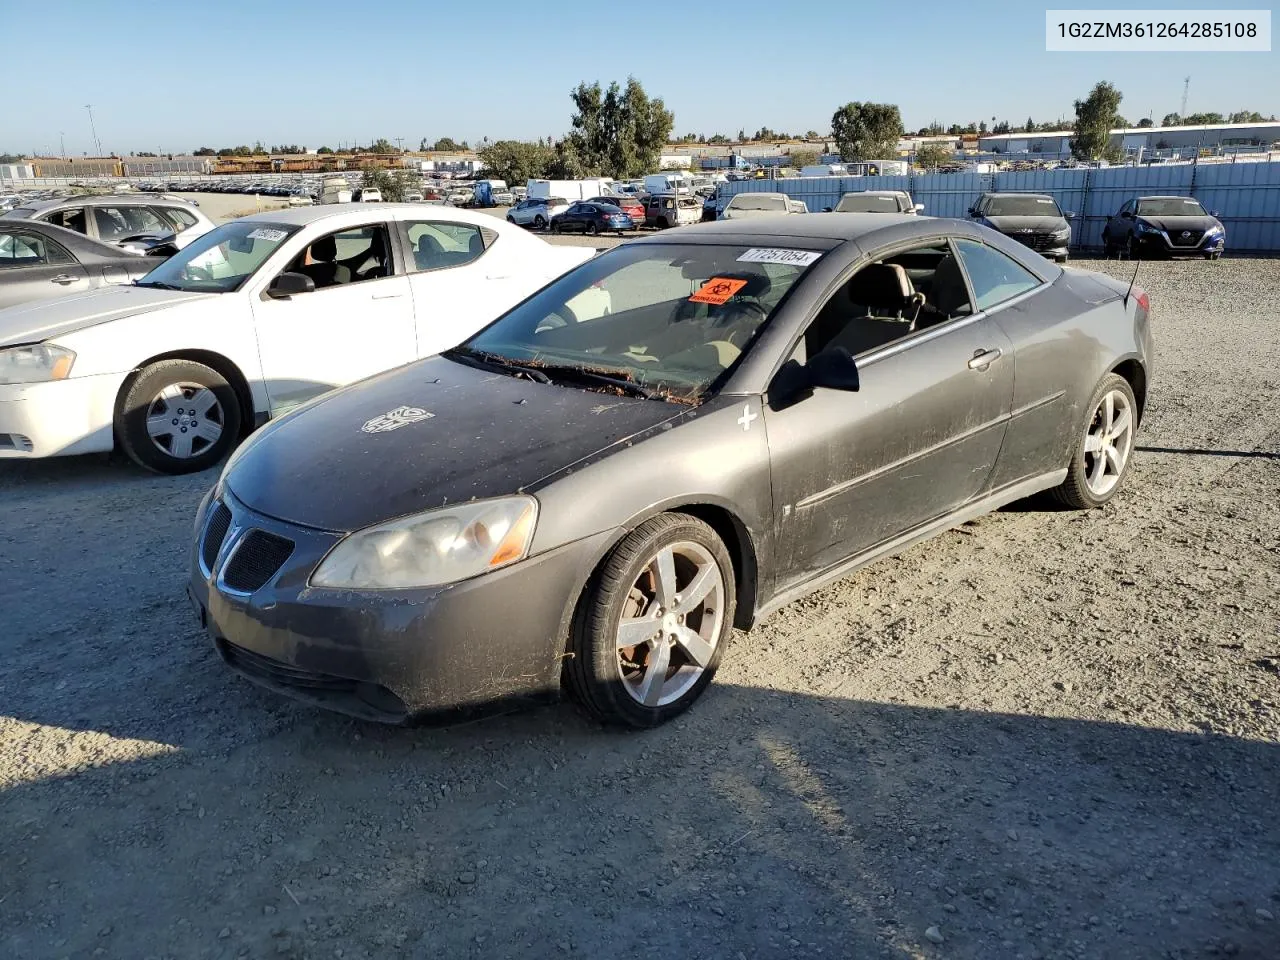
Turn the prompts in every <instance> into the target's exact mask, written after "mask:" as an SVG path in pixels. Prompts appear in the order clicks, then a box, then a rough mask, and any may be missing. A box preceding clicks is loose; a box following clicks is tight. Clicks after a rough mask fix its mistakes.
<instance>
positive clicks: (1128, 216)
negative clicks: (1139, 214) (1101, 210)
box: [1120, 210, 1133, 220]
mask: <svg viewBox="0 0 1280 960" xmlns="http://www.w3.org/2000/svg"><path fill="white" fill-rule="evenodd" d="M1120 219H1121V220H1132V219H1133V214H1132V213H1130V212H1129V211H1128V210H1126V211H1125V212H1124V213H1122V214H1120Z"/></svg>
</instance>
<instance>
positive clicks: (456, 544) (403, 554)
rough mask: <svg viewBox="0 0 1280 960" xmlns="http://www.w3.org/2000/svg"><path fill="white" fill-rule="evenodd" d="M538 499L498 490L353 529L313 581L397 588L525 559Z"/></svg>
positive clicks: (472, 574)
mask: <svg viewBox="0 0 1280 960" xmlns="http://www.w3.org/2000/svg"><path fill="white" fill-rule="evenodd" d="M537 516H538V501H536V500H534V499H533V497H525V496H517V497H503V498H501V499H498V500H479V501H476V502H474V503H464V504H459V505H458V506H455V507H441V508H440V509H438V510H428V511H427V512H426V513H419V514H415V515H414V516H411V517H404V518H402V519H400V520H393V521H391V522H390V523H384V524H379V525H378V526H376V527H368V528H366V529H364V530H358V531H356V532H355V533H353V534H351V535H350V536H348V537H347V538H346V539H344V540H343V541H342V542H341V543H339V544H338V545H337V546H336V547H334V548H333V549H332V550H331V551H329V555H328V556H327V557H325V558H324V559H323V560H322V561H320V566H319V567H317V568H316V572H315V573H313V574H312V575H311V585H312V586H314V587H332V588H340V589H341V588H345V589H351V590H400V589H405V588H408V587H436V586H441V585H443V584H446V583H456V582H457V581H459V580H467V579H469V578H470V577H475V576H479V575H480V574H482V573H487V572H488V571H490V570H497V569H498V568H499V567H505V566H507V565H508V564H511V563H515V562H516V561H517V560H523V559H524V558H525V556H526V555H527V554H528V552H529V544H530V543H531V542H532V540H533V530H534V526H535V524H536V522H537Z"/></svg>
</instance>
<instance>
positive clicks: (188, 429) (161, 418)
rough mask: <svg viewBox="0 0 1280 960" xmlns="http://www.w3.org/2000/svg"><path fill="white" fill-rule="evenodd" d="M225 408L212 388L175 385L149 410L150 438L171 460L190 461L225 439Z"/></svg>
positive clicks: (156, 399) (148, 425)
mask: <svg viewBox="0 0 1280 960" xmlns="http://www.w3.org/2000/svg"><path fill="white" fill-rule="evenodd" d="M223 427H224V423H223V412H222V404H220V403H218V398H217V397H216V396H215V395H214V393H213V391H212V390H210V389H209V388H208V387H205V386H202V385H201V384H198V383H171V384H169V385H168V386H167V387H165V388H164V389H163V390H161V391H160V392H159V393H158V394H156V395H155V397H154V398H153V399H152V401H151V405H150V406H149V407H148V408H147V435H148V436H149V437H151V442H152V443H154V444H155V445H156V447H158V448H159V449H160V450H162V451H163V452H165V453H167V454H168V455H169V456H171V457H174V458H175V459H178V460H189V459H190V458H191V457H194V456H197V455H199V454H201V453H204V452H205V451H206V450H208V449H209V448H210V447H212V446H213V445H214V444H216V443H217V442H218V440H220V439H221V438H222V430H223Z"/></svg>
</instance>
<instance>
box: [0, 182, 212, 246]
mask: <svg viewBox="0 0 1280 960" xmlns="http://www.w3.org/2000/svg"><path fill="white" fill-rule="evenodd" d="M0 219H3V220H35V221H36V222H37V223H51V224H53V225H54V226H55V227H63V228H65V229H67V230H74V231H75V232H76V233H81V234H84V235H85V236H86V237H88V238H89V239H90V240H97V241H98V242H99V243H110V244H113V245H115V246H117V247H123V248H124V249H125V250H127V251H129V252H130V253H146V252H147V251H148V250H150V249H151V248H152V247H153V246H155V245H156V244H157V243H158V242H166V243H169V244H172V246H173V247H174V248H176V249H178V250H181V249H182V248H183V247H185V246H186V245H187V244H188V243H190V242H191V241H192V240H195V239H196V238H197V237H202V236H204V235H205V234H206V233H208V232H209V231H210V230H212V229H213V227H214V223H213V221H212V220H210V219H209V218H208V217H206V216H205V215H204V214H203V213H202V212H201V211H200V208H199V207H196V206H194V205H192V204H190V203H187V202H186V201H185V200H179V199H176V198H175V199H169V198H166V197H148V196H145V195H143V196H136V197H129V196H118V195H105V196H98V197H64V198H62V199H60V200H40V201H36V202H34V203H29V204H24V205H23V206H20V207H15V208H14V209H13V210H10V211H8V212H7V213H4V214H0Z"/></svg>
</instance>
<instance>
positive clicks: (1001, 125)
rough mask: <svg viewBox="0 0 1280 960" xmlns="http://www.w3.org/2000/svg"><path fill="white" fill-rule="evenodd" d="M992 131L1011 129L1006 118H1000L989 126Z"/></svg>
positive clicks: (1005, 131)
mask: <svg viewBox="0 0 1280 960" xmlns="http://www.w3.org/2000/svg"><path fill="white" fill-rule="evenodd" d="M991 132H992V133H1012V132H1013V129H1012V128H1011V127H1010V126H1009V121H1008V120H1001V121H1000V122H999V123H997V124H996V125H995V126H994V127H992V128H991Z"/></svg>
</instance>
